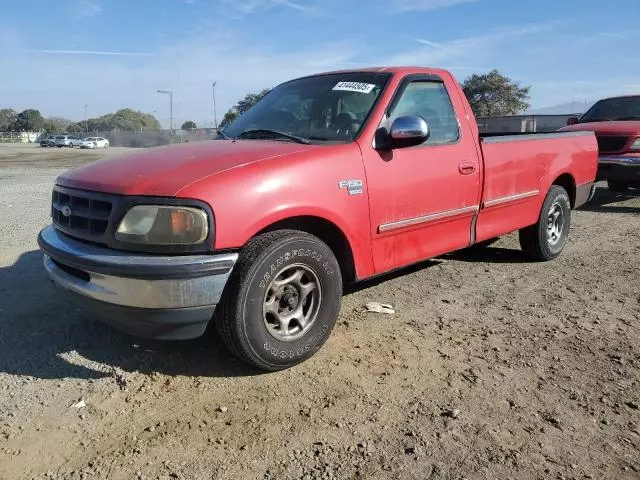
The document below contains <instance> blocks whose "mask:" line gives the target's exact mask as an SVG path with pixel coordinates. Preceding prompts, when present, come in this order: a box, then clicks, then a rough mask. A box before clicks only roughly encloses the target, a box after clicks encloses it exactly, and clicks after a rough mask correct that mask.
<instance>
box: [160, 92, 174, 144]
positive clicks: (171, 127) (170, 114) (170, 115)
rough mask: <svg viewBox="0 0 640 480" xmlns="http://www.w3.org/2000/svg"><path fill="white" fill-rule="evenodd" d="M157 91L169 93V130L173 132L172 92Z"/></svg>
mask: <svg viewBox="0 0 640 480" xmlns="http://www.w3.org/2000/svg"><path fill="white" fill-rule="evenodd" d="M158 93H166V94H167V95H169V130H170V133H171V134H173V92H172V91H171V90H158Z"/></svg>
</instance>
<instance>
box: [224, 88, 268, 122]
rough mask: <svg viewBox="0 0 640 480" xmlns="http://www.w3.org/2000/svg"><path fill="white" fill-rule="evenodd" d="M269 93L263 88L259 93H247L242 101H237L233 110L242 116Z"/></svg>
mask: <svg viewBox="0 0 640 480" xmlns="http://www.w3.org/2000/svg"><path fill="white" fill-rule="evenodd" d="M270 91H271V89H270V88H265V89H264V90H262V91H261V92H259V93H247V94H246V95H245V96H244V98H243V99H242V100H239V101H238V103H236V104H235V106H234V107H233V108H234V109H235V110H236V111H237V112H238V115H242V114H243V113H245V112H246V111H247V110H249V109H250V108H251V107H253V106H254V105H255V104H256V103H258V101H260V99H261V98H262V97H264V96H265V95H266V94H267V93H269V92H270Z"/></svg>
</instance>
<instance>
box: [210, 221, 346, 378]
mask: <svg viewBox="0 0 640 480" xmlns="http://www.w3.org/2000/svg"><path fill="white" fill-rule="evenodd" d="M341 301H342V276H341V273H340V266H339V265H338V261H337V260H336V257H335V255H334V254H333V252H332V251H331V249H330V248H329V247H328V246H327V245H326V244H325V243H324V242H322V241H321V240H320V239H318V238H317V237H314V236H313V235H309V234H307V233H304V232H300V231H295V230H278V231H275V232H269V233H265V234H263V235H260V236H258V237H256V238H254V239H253V240H251V241H250V242H249V243H248V244H247V246H246V247H245V248H243V250H242V252H241V253H240V258H239V259H238V262H237V264H236V266H235V268H234V270H233V272H232V273H231V277H230V278H229V282H228V283H227V285H226V287H225V290H224V292H223V295H222V299H221V302H220V304H219V305H218V306H217V308H216V313H215V324H216V327H217V329H218V332H219V334H220V335H221V337H222V339H223V341H224V342H225V344H226V345H227V347H228V348H229V349H230V350H231V351H232V352H233V353H235V354H236V355H237V356H238V357H239V358H240V359H242V360H244V361H245V362H247V363H249V364H251V365H254V366H256V367H258V368H260V369H263V370H270V371H276V370H282V369H285V368H288V367H291V366H293V365H295V364H297V363H300V362H302V361H304V360H306V359H308V358H309V357H311V356H312V355H314V354H315V353H316V352H317V351H318V350H319V349H320V348H321V347H322V345H323V344H324V343H325V341H326V340H327V338H328V337H329V335H330V333H331V331H332V330H333V327H334V325H335V322H336V319H337V317H338V313H339V311H340V303H341Z"/></svg>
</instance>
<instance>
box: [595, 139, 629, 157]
mask: <svg viewBox="0 0 640 480" xmlns="http://www.w3.org/2000/svg"><path fill="white" fill-rule="evenodd" d="M628 141H629V137H624V136H598V149H599V150H600V153H613V152H620V151H621V150H623V149H624V147H625V146H626V145H627V142H628Z"/></svg>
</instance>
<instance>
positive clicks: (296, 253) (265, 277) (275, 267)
mask: <svg viewBox="0 0 640 480" xmlns="http://www.w3.org/2000/svg"><path fill="white" fill-rule="evenodd" d="M302 258H311V259H313V260H315V261H316V262H317V263H318V264H319V265H320V266H321V267H322V269H323V270H324V271H325V272H326V273H327V275H333V274H334V273H335V271H334V269H333V268H331V265H330V264H329V262H327V261H325V262H323V261H322V260H323V258H324V257H323V255H322V254H321V253H320V252H318V251H317V250H311V249H310V248H299V249H295V250H291V251H288V252H285V253H284V254H282V255H280V256H279V257H278V258H277V259H276V260H275V261H273V262H272V263H271V264H270V265H268V266H266V267H265V272H264V274H262V275H259V278H261V280H260V284H259V285H260V289H261V290H264V289H265V288H267V287H268V286H269V284H270V283H271V280H272V278H273V275H274V274H275V273H276V272H278V271H280V270H281V269H282V268H283V267H284V266H285V265H287V264H289V263H297V260H298V259H302Z"/></svg>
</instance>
